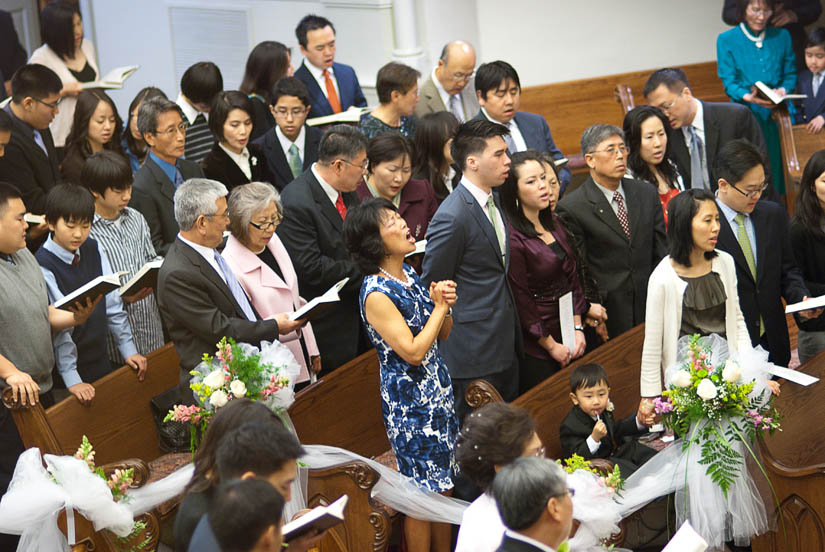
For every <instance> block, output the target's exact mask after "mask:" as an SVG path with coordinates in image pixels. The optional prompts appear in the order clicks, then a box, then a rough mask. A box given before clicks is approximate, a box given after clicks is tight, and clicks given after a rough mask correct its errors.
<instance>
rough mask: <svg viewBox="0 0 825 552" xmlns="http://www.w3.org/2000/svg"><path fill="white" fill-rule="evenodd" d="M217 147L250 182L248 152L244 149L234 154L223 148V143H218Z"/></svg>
mask: <svg viewBox="0 0 825 552" xmlns="http://www.w3.org/2000/svg"><path fill="white" fill-rule="evenodd" d="M218 146H219V147H220V148H221V149H222V150H223V151H225V152H226V155H228V156H229V158H230V159H231V160H232V161H234V162H235V164H236V165H238V168H239V169H241V172H242V173H243V174H244V176H245V177H246V179H247V180H252V167H250V166H249V150H248V149H246V148H244V149H243V150H242V151H241V153H235V152H234V151H232V150H230V149H228V148H227V147H226V146H224V145H223V142H219V143H218Z"/></svg>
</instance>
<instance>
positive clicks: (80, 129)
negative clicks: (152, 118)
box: [60, 89, 123, 186]
mask: <svg viewBox="0 0 825 552" xmlns="http://www.w3.org/2000/svg"><path fill="white" fill-rule="evenodd" d="M122 128H123V121H121V120H120V116H119V115H118V114H117V107H115V102H114V101H112V98H110V97H109V95H108V94H106V92H104V91H103V90H99V89H95V90H84V91H83V92H81V93H80V95H79V96H78V97H77V106H75V110H74V121H73V123H72V130H71V132H70V133H69V137H68V138H67V139H66V151H65V156H64V157H63V163H62V164H61V166H60V171H61V172H62V173H63V178H64V179H65V180H66V181H67V182H71V183H72V184H77V185H81V186H85V184H84V183H83V182H81V181H80V171H81V170H82V169H83V163H85V162H86V159H88V158H89V157H90V156H91V155H92V154H93V153H97V152H99V151H103V150H108V151H113V152H115V153H118V154H120V155H123V149H122V148H121V146H120V133H121V129H122Z"/></svg>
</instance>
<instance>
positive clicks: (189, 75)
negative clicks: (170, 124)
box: [175, 61, 223, 163]
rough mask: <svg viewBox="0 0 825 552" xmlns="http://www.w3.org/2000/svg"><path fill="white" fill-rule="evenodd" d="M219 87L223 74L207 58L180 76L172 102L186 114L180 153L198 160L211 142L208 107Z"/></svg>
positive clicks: (221, 84)
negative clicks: (175, 98)
mask: <svg viewBox="0 0 825 552" xmlns="http://www.w3.org/2000/svg"><path fill="white" fill-rule="evenodd" d="M221 90H223V77H222V76H221V70H220V69H218V66H217V65H215V64H214V63H212V62H211V61H199V62H198V63H196V64H194V65H192V66H191V67H189V68H188V69H187V70H186V71H184V73H183V76H182V77H181V79H180V94H179V95H178V99H177V100H175V103H176V104H178V105H179V106H180V110H181V112H182V113H183V116H184V117H185V118H186V124H187V125H188V126H187V127H186V146H185V151H184V157H185V158H186V159H187V160H189V161H192V162H194V163H200V162H201V161H203V158H204V157H206V155H207V154H208V153H209V152H210V150H211V149H212V146H213V145H215V137H214V136H213V135H212V131H210V130H209V123H208V118H209V108H210V106H211V105H212V100H214V99H215V96H216V95H217V93H218V92H220V91H221Z"/></svg>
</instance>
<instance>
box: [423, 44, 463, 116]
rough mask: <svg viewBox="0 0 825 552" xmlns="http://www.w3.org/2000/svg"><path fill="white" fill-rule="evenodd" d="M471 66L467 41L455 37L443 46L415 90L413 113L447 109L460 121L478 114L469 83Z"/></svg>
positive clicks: (435, 111)
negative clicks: (416, 96)
mask: <svg viewBox="0 0 825 552" xmlns="http://www.w3.org/2000/svg"><path fill="white" fill-rule="evenodd" d="M475 67H476V52H475V50H473V47H472V46H471V45H470V44H469V43H467V42H464V41H463V40H456V41H453V42H450V43H449V44H447V45H446V46H444V49H443V50H441V57H440V58H439V59H438V64H437V65H436V66H435V69H433V72H432V73H431V74H430V76H429V77H428V78H427V80H425V81H424V82H423V83H422V84H421V89H420V90H419V91H418V94H419V96H420V99H419V102H418V105H416V106H415V116H416V117H418V118H419V119H420V118H421V117H423V116H424V115H427V114H428V113H437V112H439V111H449V112H450V113H452V114H453V115H455V117H456V119H458V122H459V123H464V122H467V121H469V120H470V119H472V118H473V117H475V116H476V115H478V111H479V106H478V98H477V97H476V90H475V86H473V84H472V81H473V74H474V73H475Z"/></svg>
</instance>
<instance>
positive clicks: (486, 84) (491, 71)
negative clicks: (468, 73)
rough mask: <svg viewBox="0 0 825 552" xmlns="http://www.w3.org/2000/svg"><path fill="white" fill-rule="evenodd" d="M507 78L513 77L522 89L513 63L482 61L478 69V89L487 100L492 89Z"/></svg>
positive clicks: (476, 84) (476, 85)
mask: <svg viewBox="0 0 825 552" xmlns="http://www.w3.org/2000/svg"><path fill="white" fill-rule="evenodd" d="M507 79H512V81H513V82H514V83H515V85H516V86H517V87H518V88H519V90H521V82H520V81H519V78H518V73H516V70H515V68H513V66H512V65H510V64H509V63H507V62H506V61H501V60H498V61H491V62H490V63H482V64H481V65H480V66H479V68H478V70H476V80H475V87H476V91H478V92H481V96H482V97H483V98H484V99H485V100H486V99H487V93H488V92H490V91H491V90H496V89H497V88H498V87H499V86H501V85H502V84H504V83H505V82H506V81H507Z"/></svg>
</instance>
